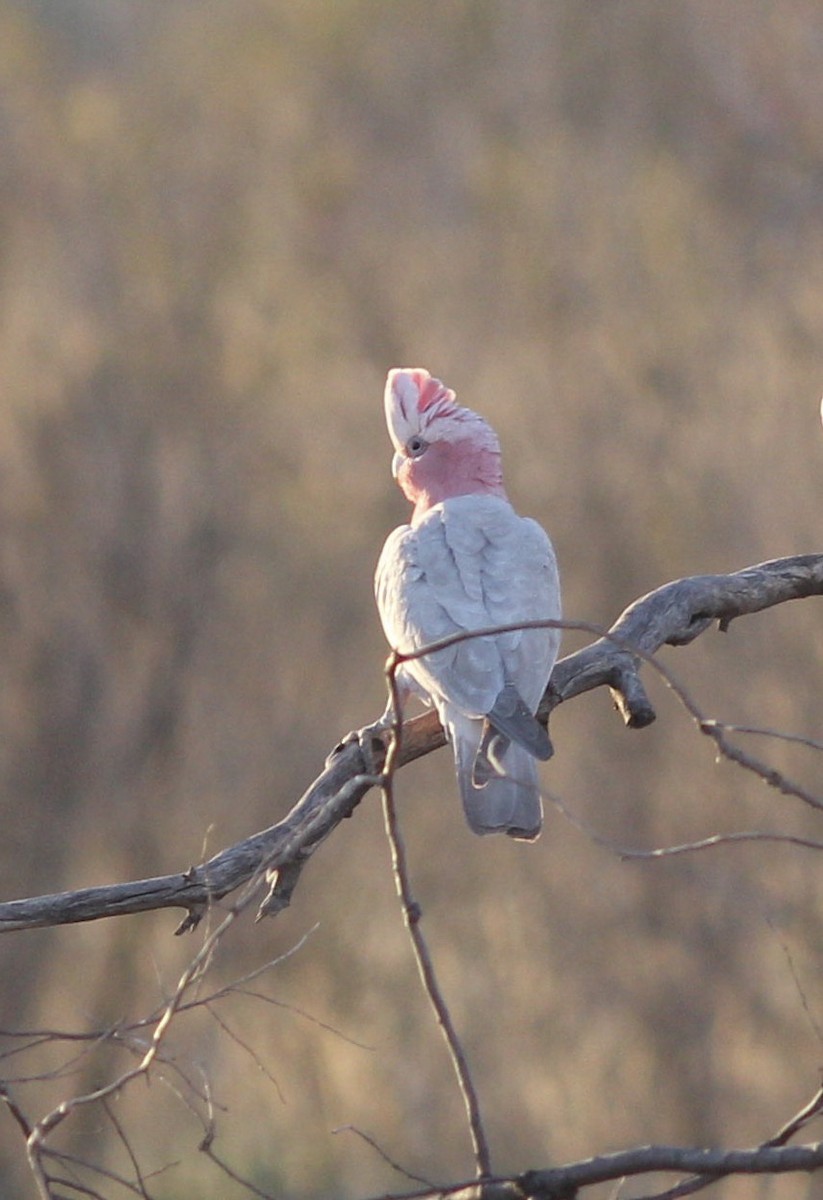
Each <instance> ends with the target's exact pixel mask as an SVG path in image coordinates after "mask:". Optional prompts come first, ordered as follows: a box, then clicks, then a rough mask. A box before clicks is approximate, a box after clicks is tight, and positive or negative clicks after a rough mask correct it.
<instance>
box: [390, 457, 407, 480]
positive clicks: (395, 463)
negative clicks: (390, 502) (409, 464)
mask: <svg viewBox="0 0 823 1200" xmlns="http://www.w3.org/2000/svg"><path fill="white" fill-rule="evenodd" d="M405 461H406V456H405V454H401V453H400V451H399V450H398V451H397V453H396V454H395V456H394V458H393V459H392V460H391V473H392V477H393V478H394V479H396V478H397V476H398V474H399V473H400V468H401V467H402V466H403V463H404V462H405Z"/></svg>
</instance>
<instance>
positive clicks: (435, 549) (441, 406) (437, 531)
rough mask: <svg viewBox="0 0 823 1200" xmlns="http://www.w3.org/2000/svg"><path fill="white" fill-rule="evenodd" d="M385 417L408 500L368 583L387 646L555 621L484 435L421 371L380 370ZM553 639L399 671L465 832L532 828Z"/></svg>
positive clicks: (515, 640)
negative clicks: (428, 710)
mask: <svg viewBox="0 0 823 1200" xmlns="http://www.w3.org/2000/svg"><path fill="white" fill-rule="evenodd" d="M385 409H386V423H387V425H388V429H389V436H390V437H391V440H392V443H393V445H394V448H395V455H394V459H393V461H392V474H393V475H394V477H395V479H396V480H397V482H398V484H399V485H400V487H401V489H402V490H403V492H404V494H405V495H406V497H407V499H408V500H410V501H411V503H412V504H413V505H414V511H413V512H412V516H411V522H410V524H408V525H402V526H400V528H399V529H395V530H394V532H393V533H391V534H390V535H389V537H388V539H387V541H386V544H385V546H384V547H383V552H382V554H381V555H380V561H379V563H378V565H377V573H376V576H375V595H376V598H377V607H378V609H379V612H380V618H381V621H382V623H383V629H384V631H385V634H386V637H387V639H388V641H389V644H390V645H391V646H392V647H393V648H394V649H395V650H397V651H398V652H400V653H406V654H408V653H412V652H414V651H416V650H420V649H421V648H424V647H426V646H428V645H431V643H433V642H436V641H438V640H439V639H441V638H446V637H449V636H450V635H453V634H460V633H462V632H470V631H472V630H479V629H489V628H493V627H497V626H501V625H512V624H517V623H518V622H528V621H539V620H546V619H549V620H552V619H554V620H556V619H558V618H559V617H560V583H559V580H558V574H557V564H556V561H555V556H554V551H553V549H552V545H551V542H550V541H549V538H548V536H547V535H546V533H545V532H544V530H543V529H542V528H541V527H540V526H539V525H538V524H537V522H536V521H533V520H531V519H529V518H526V517H520V516H518V514H517V513H516V512H515V511H514V509H513V508H512V506H511V504H510V503H509V500H508V498H507V496H506V492H505V490H504V488H503V476H502V472H501V466H500V444H499V442H498V440H497V435H496V434H495V432H494V430H493V429H492V428H491V426H490V425H489V424H488V423H487V422H486V421H485V420H484V419H483V418H482V417H481V416H479V415H478V414H477V413H475V412H472V411H471V410H470V409H468V408H462V407H461V406H460V405H458V403H457V399H456V396H455V393H454V392H453V391H452V390H451V388H447V387H445V386H444V385H443V384H442V383H441V382H440V380H439V379H434V378H432V376H431V375H430V374H429V372H428V371H426V370H424V369H422V368H406V367H402V368H396V369H394V370H391V371H389V374H388V379H387V381H386V391H385ZM559 642H560V633H559V630H558V629H551V628H540V629H517V630H514V631H509V632H506V633H489V634H486V635H484V636H481V637H474V638H467V639H465V640H462V641H457V642H456V643H453V644H452V645H450V646H449V647H448V648H445V649H441V650H437V651H434V652H433V653H431V654H426V655H425V656H423V657H421V658H416V659H409V660H407V661H405V662H404V663H402V665H401V666H400V668H399V669H398V672H397V682H398V691H399V693H400V697H401V703H402V702H404V701H405V700H406V698H407V697H408V696H409V695H410V694H411V693H416V694H417V695H418V696H420V697H421V698H422V699H423V701H424V702H425V703H427V704H433V705H434V707H435V708H436V710H437V713H438V716H439V718H440V721H441V724H442V725H443V728H444V729H445V731H446V734H447V736H448V739H449V741H450V742H451V744H452V747H453V749H454V757H455V766H456V770H457V780H458V784H459V787H460V795H461V797H462V800H463V808H464V810H465V814H466V818H467V820H468V823H469V825H470V827H471V828H472V829H473V830H474V832H475V833H481V834H483V833H507V834H509V835H510V836H511V837H515V838H524V839H527V840H531V839H533V838H536V837H537V836H538V834H539V833H540V828H541V825H542V811H543V810H542V802H541V799H540V791H539V788H538V783H537V764H536V762H535V759H547V758H549V757H550V755H551V753H552V748H551V743H550V741H549V737H548V734H547V732H546V730H545V728H544V727H543V726H542V725H541V724H540V723H539V722H538V721H537V719H536V718H535V716H534V713H535V711H536V709H537V706H538V704H539V702H540V699H541V697H542V695H543V693H544V691H545V688H546V684H547V683H548V680H549V675H550V674H551V670H552V666H553V665H554V661H555V658H556V656H557V650H558V646H559ZM388 711H389V710H387V714H388Z"/></svg>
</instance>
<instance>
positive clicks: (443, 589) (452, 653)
mask: <svg viewBox="0 0 823 1200" xmlns="http://www.w3.org/2000/svg"><path fill="white" fill-rule="evenodd" d="M470 516H471V514H470V513H465V512H464V513H458V514H457V517H456V519H453V520H452V519H447V517H446V514H445V513H444V512H443V509H442V507H441V506H438V507H437V508H435V509H433V510H432V511H431V512H430V514H429V515H428V516H427V518H426V519H425V520H424V521H423V522H421V524H420V525H419V526H417V528H416V529H412V528H411V527H409V526H404V527H401V528H400V529H397V530H395V532H394V533H393V534H391V535H390V537H389V539H388V540H387V542H386V545H385V546H384V548H383V553H382V555H381V556H380V561H379V563H378V567H377V574H376V577H375V592H376V596H377V604H378V608H379V610H380V615H381V619H382V621H383V628H384V630H385V632H386V637H387V638H388V640H389V643H390V644H391V645H392V646H394V647H395V649H397V650H400V651H406V652H408V651H413V650H418V649H421V648H422V647H424V646H427V645H430V644H431V643H433V642H436V641H439V640H440V639H442V638H447V637H449V636H451V635H453V634H459V633H462V632H465V631H469V630H473V629H482V628H484V627H485V626H488V625H491V624H492V623H493V621H492V618H491V617H490V614H489V611H488V609H487V607H486V589H485V585H484V579H483V576H484V572H485V570H486V566H487V564H486V560H485V548H486V545H487V539H486V537H485V535H484V533H483V532H482V530H480V529H479V528H478V527H477V525H476V523H473V522H472V520H471V519H470ZM405 670H406V674H407V675H408V676H409V677H411V679H412V680H413V681H414V682H415V683H416V685H417V687H418V689H419V690H421V691H422V692H423V693H424V694H426V695H428V696H430V697H431V699H432V700H433V701H434V702H435V704H437V705H438V708H440V709H441V710H442V706H443V705H445V704H454V705H456V706H457V707H458V708H459V709H460V710H461V711H462V712H465V713H468V714H474V715H477V716H480V715H483V714H484V713H486V712H488V710H489V708H491V706H492V704H493V703H494V700H495V697H496V696H497V694H498V693H499V691H500V689H501V687H502V686H503V679H504V666H503V660H502V656H501V653H500V649H499V647H498V646H497V644H496V639H495V638H494V637H480V638H471V639H467V640H464V641H460V642H458V643H455V644H454V645H452V646H449V647H448V648H446V649H443V650H439V651H437V652H435V653H434V654H431V655H426V656H425V657H423V658H420V659H416V660H414V661H410V662H409V663H408V664H407V665H406V668H405Z"/></svg>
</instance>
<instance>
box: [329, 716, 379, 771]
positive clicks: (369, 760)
mask: <svg viewBox="0 0 823 1200" xmlns="http://www.w3.org/2000/svg"><path fill="white" fill-rule="evenodd" d="M391 725H392V721H391V720H388V721H387V720H386V719H385V717H381V718H380V720H379V721H375V722H374V724H372V725H366V726H364V727H363V728H362V729H353V730H352V731H351V733H347V734H346V736H345V737H344V738H342V739H341V741H339V742H338V743H337V745H336V746H335V747H334V749H333V750H332V752H331V754H330V755H329V756H328V758H327V759H326V766H327V767H330V766H332V765H333V764H334V762H335V760H336V759H337V758H339V756H340V755H341V754H343V753H344V752H345V751H346V750H348V748H349V747H350V746H351V745H356V746H357V747H358V749H359V750H360V754H361V756H362V758H363V766H364V769H365V773H366V774H367V775H379V774H380V772H381V771H382V769H383V762H384V760H385V757H386V734H387V732H388V730H389V729H390V728H391Z"/></svg>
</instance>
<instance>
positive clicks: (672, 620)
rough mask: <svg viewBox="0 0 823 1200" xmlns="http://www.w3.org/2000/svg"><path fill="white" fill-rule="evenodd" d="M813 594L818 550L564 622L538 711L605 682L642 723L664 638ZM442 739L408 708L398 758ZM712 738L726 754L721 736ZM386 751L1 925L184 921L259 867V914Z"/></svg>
mask: <svg viewBox="0 0 823 1200" xmlns="http://www.w3.org/2000/svg"><path fill="white" fill-rule="evenodd" d="M819 595H823V554H808V555H799V556H796V557H793V558H782V559H776V560H774V561H772V562H766V563H761V564H760V565H758V566H753V567H748V568H746V569H745V570H743V571H737V572H735V573H734V574H731V575H695V576H692V577H690V578H686V579H679V580H676V581H675V582H673V583H667V584H665V585H664V586H663V587H660V588H658V589H657V590H656V591H653V592H650V593H649V594H648V595H646V596H643V597H641V598H640V599H639V600H636V601H635V602H634V603H633V604H631V605H630V606H629V607H628V608H627V609H626V610H625V611H624V612H623V613H622V614H621V616H620V617H619V618H618V620H617V621H616V622H615V624H614V625H613V626H612V627H611V629H609V630H608V631H605V630H601V629H599V628H598V627H597V626H594V625H591V624H588V623H586V622H577V621H568V622H563V623H562V624H563V627H564V628H567V629H577V630H582V631H588V632H590V633H593V634H595V635H597V636H596V640H595V641H593V642H592V643H591V645H589V646H586V647H585V648H584V649H582V650H578V651H576V652H575V653H574V654H569V655H568V656H567V657H566V658H563V659H561V660H560V661H559V662H558V663H557V665H556V666H555V669H554V671H553V673H552V677H551V680H550V682H549V687H548V689H547V691H546V696H545V697H544V699H543V701H542V703H541V706H540V710H539V715H540V716H541V717H543V718H544V719H545V718H547V717H548V716H549V714H550V713H551V712H552V711H553V710H554V709H555V708H557V707H558V705H560V704H562V703H564V702H566V701H567V700H571V699H573V698H574V697H575V696H579V695H581V694H582V693H583V692H587V691H591V690H592V689H593V688H597V687H601V686H604V685H605V686H607V687H609V688H610V689H611V691H612V694H613V696H614V698H615V703H616V704H617V707H618V709H619V710H620V712H621V713H622V715H623V718H624V720H625V721H626V724H627V725H628V726H629V727H630V728H642V727H644V726H645V725H648V724H649V723H650V722H651V721H653V720H654V715H655V714H654V710H653V708H652V705H651V703H650V701H649V699H648V696H647V695H646V691H645V688H644V687H643V683H642V681H641V678H640V670H641V668H642V665H643V660H644V658H647V657H648V656H650V655H653V654H655V653H656V651H657V650H659V649H660V647H661V646H663V645H672V646H684V645H687V644H688V643H689V642H691V641H693V640H694V639H695V638H696V637H698V636H699V635H700V634H701V633H703V632H704V631H705V630H706V629H708V628H709V627H710V626H711V625H712V624H713V623H714V622H715V621H717V622H719V624H720V628H721V629H727V628H728V626H729V624H730V623H731V621H732V620H734V619H735V618H737V617H741V616H744V615H747V614H749V613H755V612H761V611H762V610H763V609H766V608H771V607H773V606H774V605H776V604H783V603H785V602H786V601H788V600H800V599H804V598H805V597H808V596H819ZM634 651H636V652H634ZM704 732H705V731H704ZM444 744H445V736H444V734H443V730H442V729H441V727H440V724H439V722H438V720H437V716H436V714H435V713H433V712H429V713H426V714H424V715H423V716H421V717H416V718H414V719H413V720H411V721H408V722H406V723H405V725H404V727H403V741H402V752H401V754H400V755H399V756H398V763H397V766H398V767H402V766H404V765H405V764H406V763H408V762H411V761H413V760H414V759H417V758H420V757H422V756H423V755H425V754H429V753H431V751H433V750H436V749H438V748H439V747H440V746H443V745H444ZM720 749H721V752H724V753H725V749H724V747H723V746H722V745H720ZM384 753H385V745H384V743H383V742H382V741H380V740H375V759H376V762H375V763H374V764H368V763H366V762H365V761H364V757H363V754H362V751H361V748H360V745H359V744H358V742H357V741H354V740H352V741H349V742H347V743H346V744H344V745H342V746H340V747H338V748H337V749H336V750H335V751H333V752H332V754H331V755H330V756H329V759H328V760H327V764H326V767H325V769H324V770H323V771H322V773H321V774H320V775H319V776H318V778H317V779H316V780H315V781H314V783H313V784H312V785H311V787H310V788H309V789H308V791H307V792H306V793H305V795H303V796H302V797H301V799H300V800H299V801H298V802H297V804H295V806H294V807H293V808H292V809H291V811H290V812H289V813H288V814H287V815H286V816H285V817H284V818H283V820H282V821H279V822H278V823H277V824H276V825H272V826H271V827H270V828H268V829H264V830H263V831H262V832H260V833H256V834H254V835H252V836H251V837H249V838H246V839H244V840H243V841H241V842H238V843H236V844H235V845H233V846H229V847H227V848H226V849H225V850H221V851H220V853H219V854H216V855H214V857H213V858H210V859H209V860H208V862H205V863H202V864H200V865H199V866H193V867H190V868H188V869H187V870H184V871H181V872H180V873H178V874H174V875H163V876H158V877H157V878H153V879H142V880H136V881H133V882H128V883H118V884H112V885H110V886H104V887H95V888H82V889H80V890H77V891H71V892H61V893H58V894H56V895H48V896H37V897H32V898H30V899H25V900H10V901H6V902H5V903H0V932H11V931H14V930H21V929H33V928H36V927H38V926H49V925H62V924H70V923H74V922H79V921H93V920H98V919H100V918H102V917H111V916H118V915H122V914H125V913H137V912H147V911H150V910H153V909H159V908H183V909H185V910H186V912H187V914H188V915H187V916H186V918H185V919H184V921H183V922H182V924H181V926H180V927H179V930H178V932H182V931H184V930H186V929H191V928H194V926H195V925H196V924H197V923H198V921H199V920H200V917H201V916H202V914H203V913H204V912H205V911H206V909H207V907H208V906H209V905H210V904H212V903H214V902H216V901H219V900H221V899H222V898H223V897H225V896H227V895H229V894H230V893H231V892H234V891H235V890H236V889H237V888H239V887H241V886H243V884H245V883H247V882H248V881H249V880H250V879H252V878H253V877H254V876H255V875H259V874H260V873H261V872H264V871H265V872H267V873H268V876H269V878H270V882H271V887H270V891H269V895H268V897H267V898H266V900H265V901H264V903H263V905H262V906H261V913H263V914H269V913H274V912H277V911H279V910H280V909H282V908H284V907H285V906H286V905H287V904H288V903H289V900H290V897H291V893H292V891H293V889H294V887H295V885H296V883H297V880H298V878H299V875H300V871H301V868H302V866H303V864H304V863H305V862H306V861H307V859H308V858H309V857H311V855H312V854H313V853H314V851H315V850H316V849H317V848H318V846H319V845H320V844H321V843H322V842H323V841H324V840H325V838H326V837H328V836H329V834H330V833H331V832H332V831H333V830H334V829H335V828H336V827H337V825H338V824H339V823H340V821H342V820H343V819H344V818H345V817H349V816H351V814H352V813H353V812H354V810H355V808H356V807H357V805H358V804H359V803H360V801H361V800H362V799H363V797H364V796H365V795H366V793H367V792H368V791H369V789H370V788H372V787H374V786H376V785H377V784H379V782H380V777H379V776H376V775H375V774H373V773H371V772H373V771H374V770H375V769H379V768H380V767H381V765H382V756H383V754H384Z"/></svg>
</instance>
